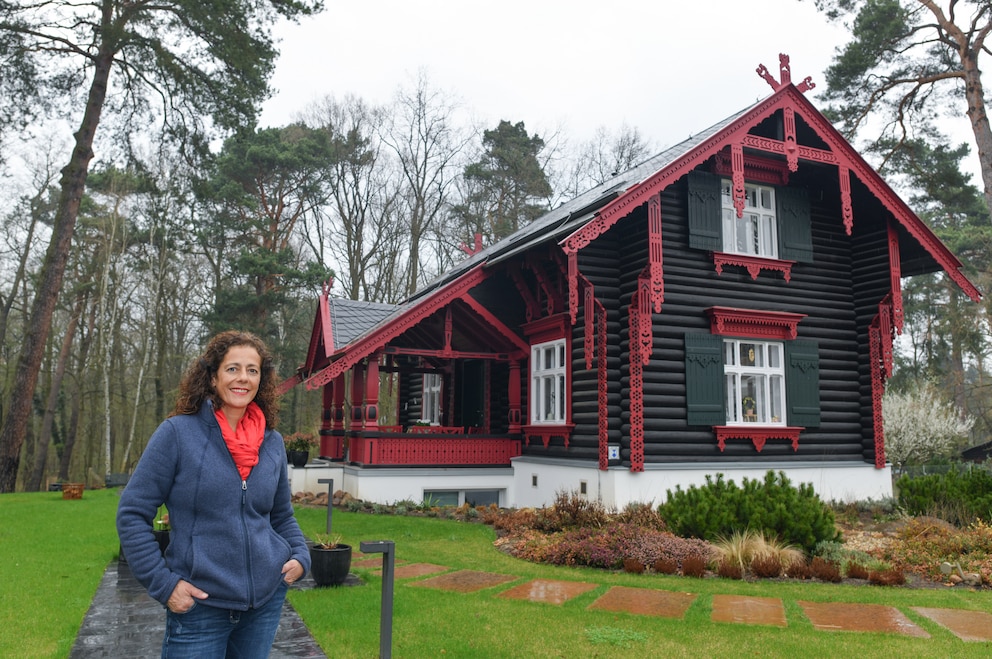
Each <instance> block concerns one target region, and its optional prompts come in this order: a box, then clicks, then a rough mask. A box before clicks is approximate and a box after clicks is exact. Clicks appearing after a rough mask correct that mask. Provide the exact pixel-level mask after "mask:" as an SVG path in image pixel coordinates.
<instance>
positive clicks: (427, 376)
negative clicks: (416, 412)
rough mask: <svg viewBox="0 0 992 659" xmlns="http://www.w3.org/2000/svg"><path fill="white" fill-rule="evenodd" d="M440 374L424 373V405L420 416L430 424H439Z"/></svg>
mask: <svg viewBox="0 0 992 659" xmlns="http://www.w3.org/2000/svg"><path fill="white" fill-rule="evenodd" d="M441 381H442V380H441V374H440V373H424V405H423V409H422V410H421V412H420V414H421V416H420V418H421V420H422V421H428V422H430V424H431V425H432V426H437V425H440V424H441Z"/></svg>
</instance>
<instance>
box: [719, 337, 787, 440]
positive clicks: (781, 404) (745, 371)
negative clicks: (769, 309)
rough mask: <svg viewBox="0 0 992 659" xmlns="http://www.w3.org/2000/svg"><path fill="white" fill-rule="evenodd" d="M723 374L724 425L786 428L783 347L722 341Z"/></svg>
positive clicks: (762, 343) (780, 345)
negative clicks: (724, 398)
mask: <svg viewBox="0 0 992 659" xmlns="http://www.w3.org/2000/svg"><path fill="white" fill-rule="evenodd" d="M723 373H724V388H725V396H726V410H727V425H751V424H756V425H762V426H784V425H785V420H786V419H785V416H786V414H785V410H786V407H785V404H786V399H785V344H784V343H781V342H779V341H756V340H754V339H730V338H728V339H724V341H723ZM748 403H750V408H751V411H750V413H748V407H749V405H748Z"/></svg>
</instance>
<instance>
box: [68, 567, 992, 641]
mask: <svg viewBox="0 0 992 659" xmlns="http://www.w3.org/2000/svg"><path fill="white" fill-rule="evenodd" d="M352 566H353V567H362V568H367V569H369V570H373V571H377V570H380V571H381V569H382V557H381V556H379V555H374V556H363V555H362V554H361V553H359V552H355V554H354V555H353V557H352ZM450 569H451V568H448V567H446V566H444V565H435V564H433V563H406V564H404V563H402V562H399V563H398V564H397V565H396V566H395V570H394V572H393V575H394V577H395V578H396V579H397V580H401V581H405V582H406V583H405V585H407V586H412V587H419V588H435V589H438V590H449V591H453V592H458V593H472V592H477V591H480V590H485V589H487V588H496V587H498V586H502V585H504V584H509V583H510V582H514V581H519V580H520V577H517V576H514V575H510V574H499V573H493V572H480V571H476V570H456V571H453V572H452V571H450ZM361 584H362V582H361V580H360V579H359V578H358V577H357V576H355V575H354V574H351V575H349V576H348V579H347V580H346V581H345V584H344V585H345V586H358V585H361ZM293 587H294V588H295V589H303V590H306V589H309V588H313V587H314V584H313V580H312V579H310V578H309V576H308V577H307V578H306V579H305V580H304V581H303V582H301V583H299V584H296V585H294V586H293ZM598 588H600V585H599V584H596V583H589V582H584V581H563V580H550V579H532V580H528V581H524V582H523V583H518V584H515V585H513V586H512V587H510V588H507V589H506V590H504V591H502V592H498V593H495V596H496V597H500V598H502V599H508V600H524V601H529V602H539V603H543V604H549V605H553V606H555V605H561V604H564V603H565V602H567V601H569V600H571V599H574V598H576V597H579V596H581V595H585V594H586V593H590V592H592V591H594V590H596V589H598ZM697 599H698V595H697V594H694V593H682V592H674V591H668V590H659V589H656V588H633V587H629V586H612V587H610V588H608V589H606V591H605V592H604V593H603V594H601V595H599V597H597V598H596V599H595V600H594V601H593V602H592V603H590V604H589V605H588V607H587V608H588V609H590V610H598V611H609V612H624V613H631V614H635V615H647V616H657V617H664V618H675V619H682V618H683V617H684V616H685V613H686V611H688V609H689V607H690V606H692V605H693V603H694V602H695V601H696V600H697ZM796 603H797V604H798V605H799V607H800V608H801V609H802V611H803V613H804V614H805V616H806V617H807V618H808V619H809V621H810V622H811V623H812V625H813V627H814V628H815V629H817V630H820V631H825V632H836V631H847V632H888V633H892V634H901V635H903V636H909V637H912V638H930V634H929V633H927V631H926V630H924V629H923V628H922V627H920V626H919V625H917V624H915V623H914V622H913V621H912V620H910V619H909V618H908V617H907V616H906V615H905V614H904V613H903V612H902V611H900V610H899V609H897V608H895V607H891V606H883V605H879V604H845V603H840V602H807V601H798V602H796ZM910 610H911V611H913V612H914V613H915V614H917V615H919V616H922V617H924V618H927V619H928V620H931V621H933V622H934V623H935V624H937V625H940V626H941V627H943V628H945V629H947V630H948V631H949V632H950V633H952V634H954V636H956V637H957V638H959V639H961V640H962V641H966V642H979V643H987V642H992V614H989V613H986V612H984V611H971V610H967V609H940V608H926V607H911V608H910ZM710 619H711V620H712V621H713V622H716V623H729V624H749V625H769V626H775V627H787V626H788V620H787V618H786V615H785V608H784V606H783V603H782V600H780V599H777V598H772V597H747V596H742V595H714V596H713V603H712V613H711V615H710ZM164 622H165V616H164V615H163V612H162V606H161V605H160V604H159V603H158V602H155V601H154V600H152V599H151V598H150V597H148V595H147V593H145V591H144V589H143V588H142V587H141V586H139V585H138V583H137V581H136V580H135V579H134V577H133V576H132V575H131V571H130V570H129V569H128V568H127V564H126V563H121V564H118V563H116V562H115V563H112V564H111V565H110V566H109V567H108V568H107V571H106V573H105V574H104V577H103V581H102V582H101V584H100V587H99V588H98V590H97V594H96V596H95V597H94V598H93V603H92V605H91V606H90V609H89V611H88V612H87V613H86V617H85V618H84V620H83V624H82V627H81V628H80V630H79V634H78V635H77V637H76V642H75V644H74V645H73V648H72V650H71V652H70V654H69V657H70V659H95V658H97V657H124V656H127V657H145V656H158V654H159V650H160V645H161V639H162V633H163V631H164ZM271 657H272V658H273V659H296V658H300V659H302V658H305V657H306V658H311V657H312V658H320V657H325V655H324V653H323V652H322V651H321V649H320V647H319V646H318V645H317V644H316V642H315V641H314V639H313V637H312V636H311V635H310V633H309V631H308V630H307V628H306V626H304V625H303V622H302V621H301V620H300V618H299V616H298V615H297V614H296V612H295V611H294V610H293V607H292V606H291V605H290V604H289V602H287V603H286V606H285V608H284V610H283V617H282V621H281V623H280V627H279V634H278V635H277V637H276V643H275V645H274V646H273V649H272V654H271Z"/></svg>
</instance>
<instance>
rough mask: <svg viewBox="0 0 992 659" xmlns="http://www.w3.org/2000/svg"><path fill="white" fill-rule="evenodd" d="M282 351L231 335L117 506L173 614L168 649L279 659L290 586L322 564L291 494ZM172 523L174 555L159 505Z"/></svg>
mask: <svg viewBox="0 0 992 659" xmlns="http://www.w3.org/2000/svg"><path fill="white" fill-rule="evenodd" d="M277 417H278V401H277V397H276V383H275V373H274V370H273V368H272V357H271V355H270V354H269V351H268V349H267V348H266V347H265V344H264V343H262V341H261V340H260V339H259V338H258V337H256V336H254V335H252V334H248V333H246V332H233V331H232V332H223V333H221V334H218V335H217V336H215V337H214V338H213V339H211V340H210V343H209V344H208V345H207V348H206V351H205V352H204V353H203V355H202V356H201V357H200V358H199V359H197V360H196V361H194V362H193V364H192V365H191V366H190V367H189V369H188V370H187V371H186V374H185V375H184V376H183V379H182V382H181V383H180V385H179V397H178V399H177V400H176V407H175V409H174V410H173V412H172V414H171V415H170V416H169V418H168V419H166V420H165V421H164V422H163V423H162V424H161V425H160V426H159V427H158V429H157V430H156V431H155V433H154V434H153V435H152V437H151V440H150V441H149V442H148V447H147V448H146V449H145V452H144V453H143V454H142V456H141V460H140V461H139V462H138V466H137V468H136V469H135V471H134V474H133V475H132V476H131V479H130V481H129V482H128V485H127V487H126V488H125V489H124V491H123V493H122V494H121V501H120V505H119V506H118V509H117V532H118V534H119V535H120V539H121V549H122V551H123V552H124V556H125V557H126V558H127V562H128V565H129V566H130V568H131V570H132V572H133V573H134V575H135V577H137V579H138V581H139V582H141V584H142V585H143V586H144V587H145V588H147V589H148V593H149V594H150V595H151V596H152V597H153V598H155V599H156V600H158V601H159V602H161V603H162V604H164V605H165V606H166V608H167V611H166V630H165V638H164V640H163V641H162V656H163V657H225V656H226V657H267V656H268V654H269V650H270V649H271V647H272V642H273V640H274V639H275V635H276V629H277V627H278V626H279V618H280V615H281V612H282V606H283V600H284V599H285V597H286V589H287V587H288V585H289V584H291V583H293V582H295V581H298V580H299V579H301V578H302V577H303V575H305V574H306V571H307V570H308V569H309V568H310V554H309V551H308V549H307V545H306V540H305V538H304V537H303V533H302V532H301V531H300V527H299V525H298V524H297V523H296V518H295V517H293V506H292V503H291V501H290V491H289V479H288V475H287V469H286V450H285V448H284V446H283V441H282V437H281V436H280V435H279V433H278V432H276V431H275V430H274V427H275V424H276V421H277ZM163 503H164V504H165V505H166V507H167V508H168V510H169V524H170V527H171V533H170V541H169V546H168V549H167V550H166V552H165V555H164V556H163V555H162V553H161V551H160V550H159V546H158V543H157V542H156V541H155V536H154V534H153V532H152V524H153V521H154V519H155V515H156V513H157V511H158V509H159V506H161V505H162V504H163Z"/></svg>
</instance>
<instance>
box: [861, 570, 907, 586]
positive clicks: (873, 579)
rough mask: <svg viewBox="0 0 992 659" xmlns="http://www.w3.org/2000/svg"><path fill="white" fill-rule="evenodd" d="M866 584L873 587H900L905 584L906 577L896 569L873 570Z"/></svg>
mask: <svg viewBox="0 0 992 659" xmlns="http://www.w3.org/2000/svg"><path fill="white" fill-rule="evenodd" d="M868 583H870V584H873V585H875V586H902V585H903V584H905V583H906V575H905V574H904V573H903V571H902V570H900V569H898V568H890V569H888V570H873V571H871V572H870V573H869V574H868Z"/></svg>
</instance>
